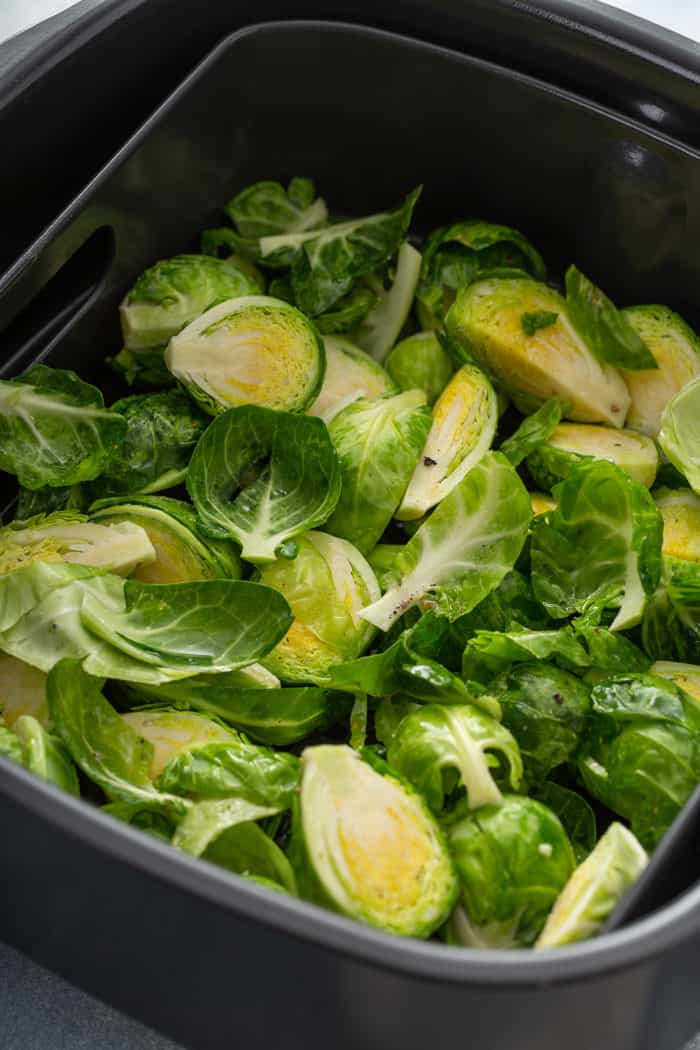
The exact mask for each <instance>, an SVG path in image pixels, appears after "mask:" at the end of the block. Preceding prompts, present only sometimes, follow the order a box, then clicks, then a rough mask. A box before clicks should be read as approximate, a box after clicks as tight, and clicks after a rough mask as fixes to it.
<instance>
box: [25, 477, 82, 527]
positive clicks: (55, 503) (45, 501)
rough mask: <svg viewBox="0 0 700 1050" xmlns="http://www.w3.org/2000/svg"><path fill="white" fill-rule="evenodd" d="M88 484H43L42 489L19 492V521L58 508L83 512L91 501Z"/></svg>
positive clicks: (52, 511) (48, 512)
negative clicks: (87, 491) (88, 494)
mask: <svg viewBox="0 0 700 1050" xmlns="http://www.w3.org/2000/svg"><path fill="white" fill-rule="evenodd" d="M86 488H87V486H86V485H62V486H57V487H54V486H52V485H43V486H42V487H41V488H40V489H25V488H23V487H22V486H21V485H20V488H19V492H18V493H17V508H16V512H15V518H16V519H17V521H26V520H27V518H35V517H36V516H37V515H38V514H53V513H54V512H55V511H57V510H73V511H77V513H78V514H81V513H82V512H83V511H85V510H87V506H88V503H89V502H90V501H89V499H88V496H87V493H86V491H85V490H86Z"/></svg>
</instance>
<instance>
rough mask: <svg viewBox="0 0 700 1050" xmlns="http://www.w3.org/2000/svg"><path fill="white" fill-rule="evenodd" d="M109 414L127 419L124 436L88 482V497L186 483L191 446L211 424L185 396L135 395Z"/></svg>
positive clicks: (156, 489) (157, 489)
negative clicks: (100, 470)
mask: <svg viewBox="0 0 700 1050" xmlns="http://www.w3.org/2000/svg"><path fill="white" fill-rule="evenodd" d="M110 412H118V413H119V414H120V415H121V416H123V417H124V418H125V419H126V424H127V428H126V434H125V435H124V438H123V439H122V442H121V443H120V446H119V448H118V449H115V451H114V452H113V453H112V455H111V456H110V458H109V459H108V460H107V463H106V464H105V468H104V470H103V471H102V473H101V474H100V476H99V478H97V480H96V481H93V482H92V483H91V485H90V487H89V492H90V498H91V499H100V498H101V497H104V496H119V495H133V494H135V493H149V492H161V491H162V490H163V489H169V488H173V487H174V486H175V485H179V484H180V483H181V482H183V481H184V480H185V475H186V474H187V465H188V463H189V461H190V457H191V455H192V452H193V450H194V446H195V445H196V444H197V442H198V441H199V439H200V437H201V436H202V434H203V433H204V430H205V428H206V426H207V424H208V423H209V422H210V420H209V417H208V416H206V415H205V414H204V413H202V412H200V411H199V409H197V408H196V406H195V405H193V404H192V401H191V400H190V398H188V397H187V395H186V394H184V393H183V392H182V391H180V390H166V391H164V392H162V393H158V394H135V395H133V396H132V397H125V398H123V399H122V400H121V401H116V402H115V403H114V404H113V405H112V407H111V408H110Z"/></svg>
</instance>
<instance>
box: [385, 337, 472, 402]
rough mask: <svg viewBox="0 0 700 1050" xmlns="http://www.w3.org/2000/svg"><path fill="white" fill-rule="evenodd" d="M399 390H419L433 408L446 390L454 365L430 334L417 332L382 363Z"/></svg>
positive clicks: (402, 342)
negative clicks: (434, 403)
mask: <svg viewBox="0 0 700 1050" xmlns="http://www.w3.org/2000/svg"><path fill="white" fill-rule="evenodd" d="M385 365H386V370H387V372H388V373H389V375H390V376H391V378H392V379H393V380H394V382H395V383H397V384H398V386H399V387H400V388H401V390H422V391H423V392H424V394H425V396H426V398H427V399H428V404H429V405H432V404H433V402H434V401H435V400H436V399H437V397H438V396H439V395H440V394H441V393H442V391H443V390H444V389H445V387H446V386H447V384H448V382H449V380H450V377H451V375H452V373H453V372H454V370H455V369H454V365H453V363H452V358H451V357H450V355H449V354H448V353H447V351H446V350H445V349H443V347H442V346H441V345H440V341H439V339H438V337H437V336H436V335H435V332H433V331H427V332H416V333H415V335H409V336H408V337H407V338H406V339H402V340H401V342H400V343H397V344H396V346H395V347H394V349H393V350H392V351H391V353H390V354H389V356H388V357H387V359H386V362H385Z"/></svg>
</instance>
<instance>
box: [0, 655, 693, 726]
mask: <svg viewBox="0 0 700 1050" xmlns="http://www.w3.org/2000/svg"><path fill="white" fill-rule="evenodd" d="M649 674H655V675H656V676H657V678H670V679H671V681H672V682H673V683H674V685H677V686H678V688H679V689H682V690H683V692H684V693H687V694H688V696H691V697H692V698H693V700H697V701H698V703H700V664H679V663H675V662H674V661H673V660H657V661H656V663H655V664H652V665H651V667H650V669H649ZM2 713H3V712H2V710H1V709H0V714H2Z"/></svg>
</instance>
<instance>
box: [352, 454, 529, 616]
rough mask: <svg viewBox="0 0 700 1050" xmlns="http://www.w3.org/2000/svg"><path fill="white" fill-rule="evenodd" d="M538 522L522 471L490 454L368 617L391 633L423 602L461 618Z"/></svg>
mask: <svg viewBox="0 0 700 1050" xmlns="http://www.w3.org/2000/svg"><path fill="white" fill-rule="evenodd" d="M530 518H531V511H530V500H529V497H528V494H527V491H526V489H525V486H524V485H523V483H522V482H521V480H520V478H519V477H518V475H517V474H516V472H515V470H514V469H513V467H512V466H511V465H510V463H509V462H508V460H507V459H506V458H505V457H504V456H501V455H500V454H498V453H492V452H489V453H487V454H486V455H485V456H484V457H483V459H482V460H481V461H480V462H479V463H477V465H476V466H475V467H473V468H472V470H471V471H470V472H469V473H468V474H467V475H466V477H465V478H464V479H463V480H462V481H460V483H459V484H458V485H457V486H456V487H455V488H453V489H452V491H451V492H450V493H449V495H448V496H446V498H445V499H444V500H443V501H442V502H441V503H440V504H439V506H438V507H437V508H436V509H435V511H434V512H433V513H432V514H431V516H430V517H429V518H428V519H427V520H426V521H425V522H424V523H423V524H422V525H421V526H420V527H419V529H418V530H417V532H416V533H415V535H414V536H413V537H412V538H411V539H410V540H409V542H408V543H407V544H406V546H405V547H404V548H403V551H402V552H401V553H400V555H399V556H398V557H397V559H396V568H397V572H398V573H400V574H401V579H400V582H398V583H397V584H396V585H394V586H392V587H390V588H389V590H388V591H387V592H386V594H385V595H384V596H383V597H382V598H380V600H379V601H378V602H375V603H374V604H373V605H371V606H369V607H368V608H366V609H364V610H363V611H362V613H361V615H362V616H363V617H364V618H365V619H367V620H369V622H370V623H373V624H375V625H376V626H377V627H379V628H381V629H382V630H384V631H386V630H388V628H389V627H391V625H392V624H393V623H394V622H395V621H396V620H397V619H398V618H399V617H400V616H401V615H402V614H403V613H404V612H405V611H406V610H407V609H410V608H412V607H413V606H414V605H418V604H420V603H423V604H424V605H425V606H426V607H428V608H432V609H435V610H436V611H437V612H440V613H442V614H444V615H446V616H447V617H448V618H449V619H451V620H453V619H457V617H458V616H461V615H463V614H465V613H467V612H469V611H470V610H471V609H473V608H474V606H475V605H477V604H478V602H480V601H481V600H482V599H483V598H485V597H486V595H487V594H488V593H489V592H490V591H492V590H493V589H494V588H495V587H497V586H498V584H499V583H500V581H501V580H502V579H503V577H504V576H505V575H506V573H507V572H509V571H510V569H512V568H513V565H514V564H515V561H516V559H517V557H518V555H519V554H520V551H521V549H522V546H523V543H524V542H525V537H526V535H527V530H528V525H529V522H530Z"/></svg>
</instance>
